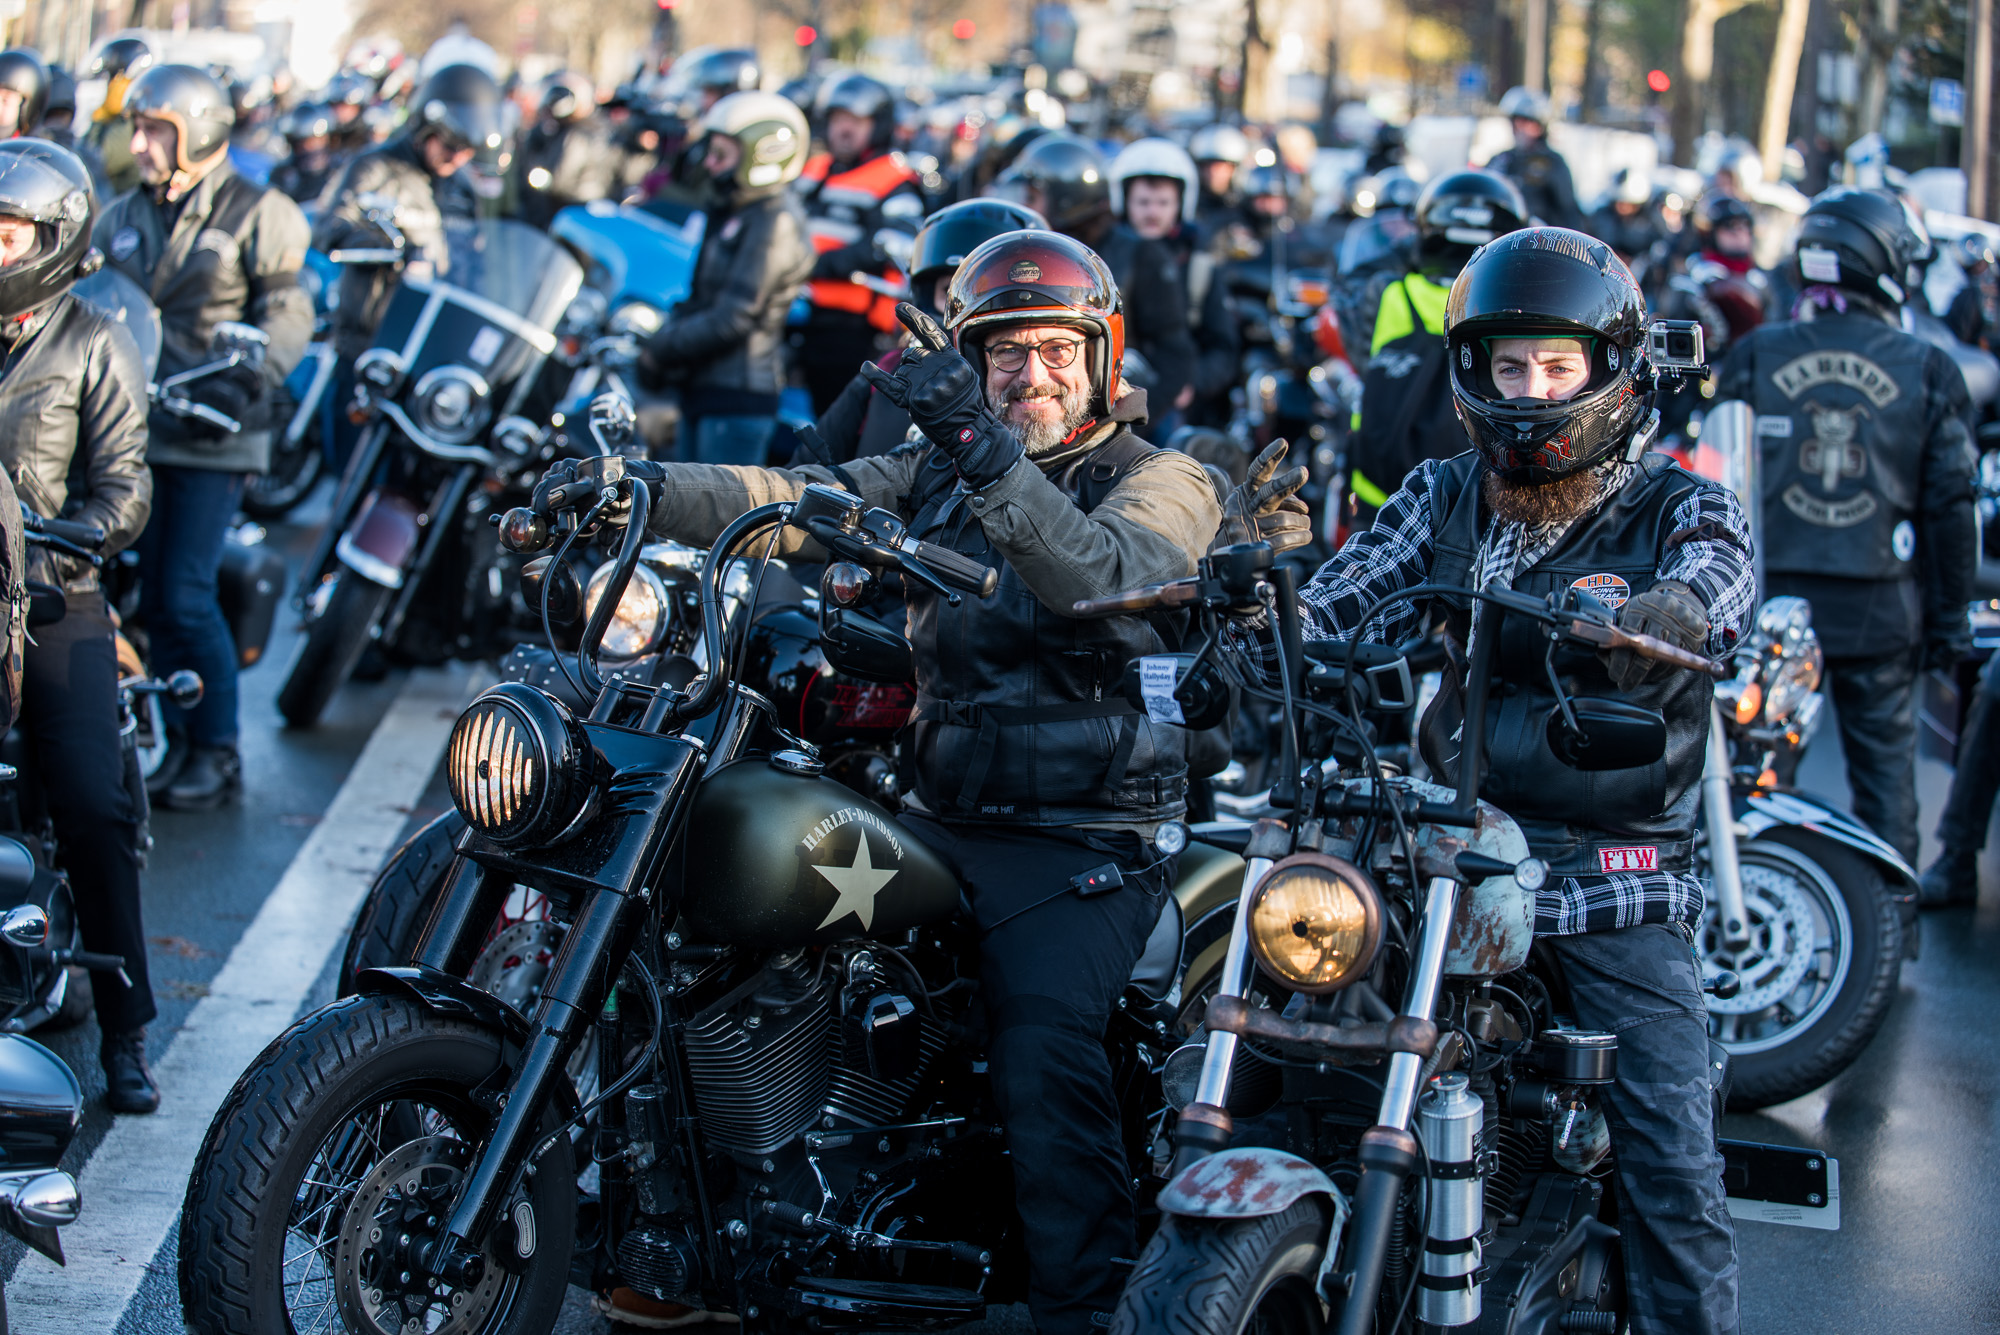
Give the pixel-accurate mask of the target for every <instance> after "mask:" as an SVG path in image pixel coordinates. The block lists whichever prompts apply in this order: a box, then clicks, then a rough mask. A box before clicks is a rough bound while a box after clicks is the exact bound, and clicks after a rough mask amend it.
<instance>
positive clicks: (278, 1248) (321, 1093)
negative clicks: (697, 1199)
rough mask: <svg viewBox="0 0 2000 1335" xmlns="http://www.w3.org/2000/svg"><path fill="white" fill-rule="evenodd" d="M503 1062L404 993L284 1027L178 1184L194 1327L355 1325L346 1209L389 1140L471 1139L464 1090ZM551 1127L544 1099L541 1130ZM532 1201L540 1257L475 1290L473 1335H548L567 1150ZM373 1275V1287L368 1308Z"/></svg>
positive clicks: (564, 1274)
mask: <svg viewBox="0 0 2000 1335" xmlns="http://www.w3.org/2000/svg"><path fill="white" fill-rule="evenodd" d="M502 1060H503V1056H502V1050H501V1040H500V1036H499V1035H498V1034H495V1033H493V1032H491V1031H489V1030H486V1029H483V1028H480V1027H478V1026H475V1025H471V1024H466V1023H463V1022H461V1021H458V1020H452V1019H446V1018H444V1017H442V1016H439V1015H436V1014H433V1013H432V1012H430V1011H428V1010H425V1009H424V1008H422V1007H421V1006H419V1005H417V1004H416V1003H415V1002H412V1001H409V1000H406V999H404V998H401V997H349V998H347V999H346V1000H344V1001H337V1002H335V1003H333V1004H332V1005H331V1006H328V1007H326V1008H325V1009H323V1010H320V1011H316V1012H315V1013H313V1014H312V1015H309V1016H307V1017H306V1018H305V1019H303V1020H301V1021H299V1023H297V1024H295V1025H293V1026H292V1027H291V1028H290V1029H288V1030H286V1031H285V1032H284V1033H283V1034H280V1035H279V1036H278V1038H277V1039H276V1040H274V1041H273V1042H272V1044H271V1046H270V1047H268V1048H266V1049H265V1050H264V1051H263V1053H262V1054H261V1055H260V1056H259V1057H258V1058H257V1060H256V1061H255V1062H253V1063H252V1064H251V1066H250V1069H249V1070H248V1071H246V1072H244V1074H243V1077H242V1078H241V1079H240V1080H238V1081H237V1082H236V1088H235V1089H234V1090H232V1091H231V1092H230V1096H229V1098H228V1100H227V1101H226V1102H224V1104H223V1105H222V1108H221V1110H220V1111H219V1112H218V1113H217V1114H216V1117H215V1121H214V1122H213V1123H212V1124H211V1125H210V1127H209V1129H208V1136H207V1138H206V1140H205V1141H204V1143H203V1145H202V1148H201V1153H200V1155H199V1156H198V1157H197V1158H196V1160H195V1165H194V1172H193V1175H192V1177H191V1178H190V1180H189V1182H188V1191H187V1199H186V1202H185V1204H184V1205H183V1207H182V1213H181V1237H180V1292H181V1309H182V1315H183V1317H184V1318H185V1320H186V1322H187V1326H188V1329H189V1331H190V1332H193V1333H194V1335H273V1333H274V1332H283V1331H289V1330H294V1329H299V1330H309V1329H324V1328H328V1326H327V1325H322V1324H321V1323H322V1322H327V1319H328V1318H331V1321H330V1323H329V1325H330V1327H331V1328H332V1329H341V1330H351V1329H353V1328H354V1327H353V1323H352V1322H351V1321H350V1320H348V1318H347V1316H346V1314H345V1313H343V1312H342V1311H341V1310H340V1307H341V1305H342V1304H343V1303H349V1304H351V1303H353V1302H355V1301H356V1296H355V1293H354V1289H355V1287H356V1286H355V1284H354V1282H353V1279H352V1277H351V1275H350V1273H349V1272H348V1271H347V1270H346V1269H345V1268H344V1267H343V1264H342V1253H343V1251H344V1250H346V1249H347V1247H348V1246H349V1244H348V1242H347V1239H348V1237H350V1236H352V1235H353V1234H354V1232H355V1231H356V1230H357V1229H358V1230H360V1231H361V1232H363V1233H365V1226H366V1222H367V1214H359V1215H358V1216H356V1217H354V1218H350V1217H349V1212H350V1211H351V1210H353V1209H354V1202H355V1201H356V1200H357V1199H360V1198H363V1195H364V1193H365V1192H366V1191H367V1190H368V1187H369V1183H370V1181H371V1180H372V1179H371V1176H370V1175H371V1173H378V1172H379V1171H381V1167H382V1164H383V1163H384V1161H385V1160H387V1159H388V1158H389V1157H390V1156H391V1155H392V1154H394V1153H395V1152H396V1150H397V1147H398V1146H407V1145H408V1144H409V1143H411V1142H412V1141H413V1140H414V1139H416V1138H420V1137H424V1136H427V1135H428V1136H433V1137H439V1138H441V1139H444V1140H447V1141H457V1142H465V1143H467V1144H469V1145H471V1146H478V1145H482V1144H483V1143H484V1140H485V1137H486V1135H487V1134H488V1133H489V1131H490V1129H491V1127H490V1120H491V1119H490V1115H489V1114H487V1113H485V1112H483V1111H482V1109H481V1105H480V1103H479V1102H478V1101H477V1100H476V1099H475V1098H474V1097H473V1092H474V1091H475V1090H477V1089H479V1087H480V1086H481V1085H482V1083H483V1082H485V1081H486V1080H487V1079H488V1078H489V1077H490V1076H491V1075H492V1073H493V1071H494V1069H495V1068H496V1067H497V1066H498V1065H499V1064H500V1063H501V1062H502ZM560 1120H561V1118H560V1114H559V1113H558V1112H557V1111H556V1110H555V1109H554V1108H553V1107H552V1108H550V1109H549V1111H548V1112H547V1113H546V1114H545V1115H544V1117H543V1119H542V1129H543V1131H544V1132H548V1131H553V1130H554V1129H555V1128H556V1127H557V1126H558V1125H559V1124H560ZM336 1137H337V1138H336ZM463 1157H464V1158H469V1153H468V1154H466V1155H464V1156H463ZM460 1167H461V1169H463V1168H464V1167H465V1165H464V1163H461V1164H460ZM392 1168H393V1165H392ZM392 1187H393V1182H392ZM528 1200H529V1201H530V1202H531V1203H532V1206H533V1209H534V1219H535V1229H534V1232H535V1235H536V1250H535V1252H534V1254H533V1256H532V1257H531V1258H530V1259H529V1260H528V1261H527V1262H526V1265H525V1268H524V1270H523V1272H522V1273H521V1274H520V1275H519V1276H518V1278H513V1277H505V1276H504V1272H501V1273H503V1277H502V1278H501V1279H500V1281H499V1283H498V1285H497V1291H495V1292H492V1293H488V1294H482V1293H481V1292H480V1291H478V1290H477V1289H475V1290H472V1291H470V1294H469V1297H470V1301H471V1302H472V1303H474V1304H475V1305H476V1306H483V1307H485V1308H486V1309H487V1314H486V1315H485V1316H484V1317H483V1318H482V1319H481V1320H480V1321H479V1322H478V1323H477V1324H476V1326H474V1327H473V1330H472V1332H469V1333H468V1335H543V1333H544V1332H546V1331H548V1330H550V1329H551V1328H553V1326H554V1324H555V1321H556V1316H557V1313H558V1311H559V1310H560V1308H561V1306H562V1301H563V1295H564V1292H565V1290H566V1289H567V1288H568V1287H569V1263H570V1254H571V1251H572V1249H573V1247H574V1244H575V1236H576V1175H575V1172H574V1165H573V1163H571V1162H568V1161H566V1151H565V1148H564V1146H563V1145H561V1144H559V1145H558V1146H557V1147H556V1148H554V1149H552V1150H551V1151H550V1152H549V1153H548V1154H547V1155H545V1156H543V1158H542V1160H541V1165H540V1171H539V1172H537V1173H536V1174H535V1176H534V1179H533V1182H532V1186H531V1187H530V1188H529V1194H528ZM508 1208H511V1206H510V1207H508ZM376 1217H377V1218H381V1217H382V1216H381V1215H380V1214H377V1215H376ZM411 1231H412V1232H413V1233H414V1232H416V1229H414V1228H412V1230H411ZM503 1231H504V1230H503ZM378 1240H379V1234H378ZM356 1245H365V1244H356ZM392 1245H393V1244H392ZM489 1267H490V1268H492V1269H493V1270H495V1271H496V1272H498V1266H497V1262H494V1261H489ZM377 1270H378V1272H379V1266H378V1267H377ZM361 1273H363V1274H366V1273H369V1272H368V1271H367V1270H366V1269H365V1268H364V1269H363V1270H362V1271H361ZM384 1279H385V1277H384V1276H382V1275H380V1274H379V1273H378V1274H377V1276H376V1278H375V1279H373V1280H372V1281H371V1282H372V1283H374V1284H377V1285H379V1286H380V1287H379V1288H378V1289H377V1290H376V1291H375V1292H374V1293H373V1294H371V1295H367V1296H369V1297H371V1298H372V1299H373V1300H374V1301H375V1302H377V1303H380V1302H381V1301H382V1293H383V1290H387V1289H389V1288H390V1282H384ZM391 1282H393V1281H391ZM392 1300H393V1296H392ZM415 1300H417V1301H422V1298H421V1296H419V1297H418V1298H417V1299H415ZM455 1315H456V1314H455V1313H454V1316H455ZM400 1325H401V1323H398V1325H397V1327H392V1328H400ZM426 1328H427V1326H426V1325H425V1324H423V1323H422V1322H421V1321H420V1323H419V1325H418V1326H417V1329H420V1330H421V1329H426Z"/></svg>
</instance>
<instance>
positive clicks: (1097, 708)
mask: <svg viewBox="0 0 2000 1335" xmlns="http://www.w3.org/2000/svg"><path fill="white" fill-rule="evenodd" d="M1152 450H1153V447H1152V446H1150V445H1148V444H1146V443H1145V442H1144V441H1142V440H1140V439H1139V438H1138V437H1137V436H1134V435H1133V434H1132V433H1131V432H1130V431H1127V430H1125V429H1124V428H1122V427H1121V428H1120V429H1119V430H1118V432H1117V433H1116V434H1115V435H1113V436H1112V437H1111V438H1110V439H1109V440H1108V441H1106V442H1105V443H1104V444H1103V445H1101V446H1099V447H1098V448H1097V449H1096V450H1094V451H1093V452H1092V453H1090V454H1088V455H1086V456H1084V457H1083V458H1082V459H1081V460H1079V461H1078V462H1077V463H1076V464H1075V465H1073V466H1072V467H1071V468H1070V469H1069V470H1068V472H1067V473H1066V474H1064V475H1063V476H1061V477H1058V478H1055V479H1052V480H1054V481H1056V482H1057V483H1058V485H1060V486H1062V487H1063V488H1064V489H1065V490H1067V491H1068V492H1069V493H1070V495H1071V497H1072V498H1073V499H1075V500H1076V502H1077V504H1078V505H1079V506H1081V507H1082V508H1083V509H1084V510H1085V511H1086V512H1088V511H1089V510H1091V509H1093V508H1095V506H1096V505H1097V503H1098V502H1099V501H1101V500H1102V499H1103V497H1104V495H1105V494H1106V493H1108V492H1109V491H1110V490H1111V488H1112V486H1114V485H1116V482H1117V479H1118V478H1119V477H1120V476H1122V475H1123V473H1124V472H1125V471H1126V470H1127V469H1129V468H1130V467H1131V466H1132V465H1133V464H1134V463H1136V462H1138V461H1139V460H1140V459H1142V458H1144V457H1145V456H1146V455H1148V454H1150V453H1152ZM903 509H904V513H906V514H911V515H912V516H913V518H912V519H911V522H910V532H911V533H912V534H913V535H914V536H916V537H918V538H921V539H923V540H924V541H926V542H934V543H939V544H941V545H943V546H947V547H950V548H952V549H953V550H954V551H959V552H963V553H965V554H966V555H967V556H970V557H973V558H974V559H976V560H978V561H981V562H984V563H985V564H986V565H989V566H991V567H993V568H994V569H996V570H998V571H999V572H1000V586H999V588H998V589H997V590H995V591H994V594H993V596H992V597H990V598H984V599H981V598H974V597H971V596H967V597H966V598H964V599H963V600H962V601H961V602H960V603H959V605H958V606H957V607H952V606H950V605H949V604H947V603H946V602H945V600H944V599H942V598H940V597H938V596H937V595H935V594H933V593H931V592H929V591H928V590H925V589H922V588H919V587H917V586H916V585H914V584H911V585H909V586H908V598H909V611H910V623H909V629H910V641H911V643H912V645H913V646H914V647H915V649H916V663H917V690H918V703H917V710H916V713H915V714H914V715H913V717H912V722H913V723H914V725H915V766H914V768H915V774H916V788H917V795H918V797H919V798H920V799H921V800H922V802H923V803H924V805H925V806H926V807H928V808H929V809H930V810H932V811H933V812H936V813H937V814H939V815H940V816H943V817H946V818H947V819H951V820H963V821H992V822H1001V823H1007V824H1018V825H1076V824H1084V823H1088V822H1093V821H1106V820H1122V821H1152V820H1166V819H1168V818H1170V817H1174V816H1178V815H1180V814H1181V813H1182V812H1184V811H1185V810H1186V793H1187V758H1186V743H1185V736H1186V734H1185V731H1184V730H1183V729H1181V728H1177V727H1174V726H1173V725H1171V724H1156V723H1154V722H1152V721H1151V720H1150V719H1148V718H1147V717H1146V716H1145V715H1144V714H1141V713H1138V712H1137V711H1135V710H1134V709H1133V708H1132V707H1131V706H1130V705H1129V704H1127V703H1126V702H1125V698H1124V696H1123V694H1122V693H1121V691H1120V683H1121V682H1122V681H1123V679H1124V675H1125V665H1126V664H1127V663H1129V662H1131V661H1132V660H1133V659H1134V658H1138V657H1140V656H1142V655H1145V654H1157V653H1164V652H1166V651H1167V644H1166V640H1165V638H1164V637H1163V635H1162V633H1161V629H1160V628H1159V627H1156V625H1155V624H1154V623H1153V622H1151V621H1149V620H1148V619H1147V618H1145V617H1138V616H1124V617H1108V618H1103V619H1099V620H1088V621H1083V620H1077V619H1075V618H1073V617H1068V616H1063V615H1061V614H1060V613H1057V612H1054V611H1051V610H1050V609H1049V608H1047V607H1045V606H1043V605H1042V602H1041V600H1040V599H1039V598H1037V597H1036V596H1035V595H1034V593H1033V592H1032V591H1031V590H1030V589H1029V588H1028V586H1027V585H1026V584H1025V583H1024V582H1023V581H1022V579H1021V576H1020V574H1019V573H1018V572H1016V571H1015V570H1014V569H1013V568H1012V567H1011V566H1009V565H1008V564H1007V561H1006V558H1005V557H1004V556H1002V555H1001V554H1000V552H999V551H997V550H996V549H995V548H994V547H993V545H992V544H991V543H990V542H988V541H987V538H986V533H985V530H984V529H982V528H981V527H980V525H979V522H978V520H977V519H976V518H974V517H973V515H972V513H971V511H970V509H969V507H968V506H967V505H966V492H965V491H964V489H963V488H961V487H959V486H958V483H957V476H956V474H955V473H954V472H953V471H952V467H951V463H950V460H948V459H946V458H945V457H944V455H943V454H941V453H939V452H936V451H933V452H932V454H931V457H930V459H929V461H928V463H927V465H926V466H925V468H924V469H923V471H922V473H921V474H920V475H919V478H918V481H917V484H916V487H915V488H914V489H913V491H912V493H911V496H910V500H909V503H908V504H906V505H905V506H904V507H903Z"/></svg>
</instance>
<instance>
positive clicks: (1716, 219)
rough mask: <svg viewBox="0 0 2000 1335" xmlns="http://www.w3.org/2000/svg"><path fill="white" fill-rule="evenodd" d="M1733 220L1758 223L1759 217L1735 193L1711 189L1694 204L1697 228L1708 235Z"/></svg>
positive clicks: (1751, 223)
mask: <svg viewBox="0 0 2000 1335" xmlns="http://www.w3.org/2000/svg"><path fill="white" fill-rule="evenodd" d="M1733 222H1746V223H1749V224H1750V225H1751V226H1752V227H1755V226H1756V225H1757V217H1756V215H1755V214H1753V213H1751V212H1750V206H1749V205H1748V204H1745V203H1744V202H1743V201H1742V200H1740V199H1738V198H1737V197H1736V196H1734V195H1725V194H1720V193H1718V192H1716V191H1710V192H1709V193H1708V194H1705V195H1703V196H1702V197H1701V198H1700V199H1699V200H1698V201H1696V203H1695V206H1694V226H1695V230H1696V231H1697V232H1699V233H1701V234H1702V235H1703V236H1707V235H1708V234H1709V233H1711V232H1713V231H1714V230H1715V229H1716V228H1718V227H1722V226H1725V225H1727V224H1729V223H1733Z"/></svg>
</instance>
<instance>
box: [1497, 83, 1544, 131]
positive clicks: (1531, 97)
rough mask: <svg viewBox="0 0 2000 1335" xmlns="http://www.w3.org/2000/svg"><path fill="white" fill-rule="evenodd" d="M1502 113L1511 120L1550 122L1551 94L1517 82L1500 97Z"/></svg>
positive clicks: (1538, 122) (1537, 122) (1538, 123)
mask: <svg viewBox="0 0 2000 1335" xmlns="http://www.w3.org/2000/svg"><path fill="white" fill-rule="evenodd" d="M1500 114H1501V115H1502V116H1505V117H1507V119H1509V120H1524V121H1533V122H1534V123H1535V124H1537V125H1547V124H1548V123H1549V95H1548V94H1547V93H1545V92H1543V91H1542V90H1541V89H1539V88H1529V87H1526V86H1524V85H1520V84H1516V85H1515V86H1514V87H1512V88H1509V89H1508V90H1507V94H1506V96H1504V97H1502V98H1501V99H1500Z"/></svg>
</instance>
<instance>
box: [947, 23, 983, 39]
mask: <svg viewBox="0 0 2000 1335" xmlns="http://www.w3.org/2000/svg"><path fill="white" fill-rule="evenodd" d="M978 31H979V29H978V26H977V25H976V24H974V23H973V21H972V20H971V19H960V20H959V21H958V22H956V23H954V24H952V25H951V35H952V36H953V37H956V38H957V39H958V40H959V41H961V42H969V41H971V40H972V36H973V34H974V33H976V32H978Z"/></svg>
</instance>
